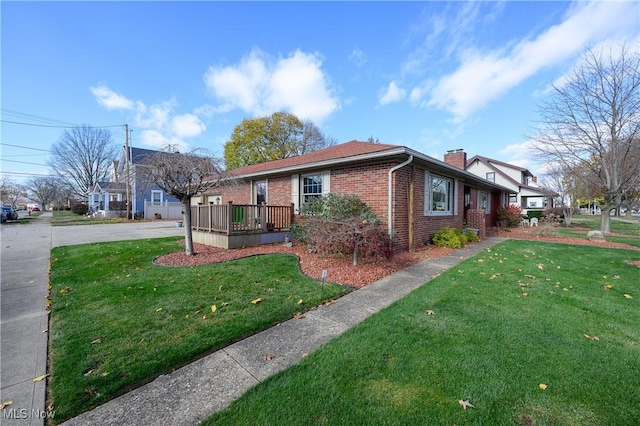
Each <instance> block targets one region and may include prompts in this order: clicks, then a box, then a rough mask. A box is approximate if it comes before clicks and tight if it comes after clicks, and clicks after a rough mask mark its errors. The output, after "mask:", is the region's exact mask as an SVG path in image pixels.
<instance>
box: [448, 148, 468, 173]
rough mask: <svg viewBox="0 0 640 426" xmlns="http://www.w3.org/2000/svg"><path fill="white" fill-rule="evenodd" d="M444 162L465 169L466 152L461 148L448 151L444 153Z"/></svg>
mask: <svg viewBox="0 0 640 426" xmlns="http://www.w3.org/2000/svg"><path fill="white" fill-rule="evenodd" d="M444 162H445V163H447V164H450V165H452V166H454V167H457V168H459V169H461V170H467V153H466V152H464V151H463V150H461V149H458V150H455V151H448V152H447V153H446V154H444Z"/></svg>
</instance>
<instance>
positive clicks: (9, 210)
mask: <svg viewBox="0 0 640 426" xmlns="http://www.w3.org/2000/svg"><path fill="white" fill-rule="evenodd" d="M2 211H3V212H5V214H6V215H7V219H8V220H18V212H16V211H15V210H14V209H13V207H11V206H2Z"/></svg>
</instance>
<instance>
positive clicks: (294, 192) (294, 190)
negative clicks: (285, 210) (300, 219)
mask: <svg viewBox="0 0 640 426" xmlns="http://www.w3.org/2000/svg"><path fill="white" fill-rule="evenodd" d="M291 202H292V203H293V212H294V213H300V175H291Z"/></svg>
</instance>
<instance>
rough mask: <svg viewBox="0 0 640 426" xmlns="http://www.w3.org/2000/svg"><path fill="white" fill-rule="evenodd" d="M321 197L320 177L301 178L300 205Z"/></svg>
mask: <svg viewBox="0 0 640 426" xmlns="http://www.w3.org/2000/svg"><path fill="white" fill-rule="evenodd" d="M320 196H322V175H310V176H302V204H306V203H309V202H311V201H313V200H315V199H316V198H318V197H320Z"/></svg>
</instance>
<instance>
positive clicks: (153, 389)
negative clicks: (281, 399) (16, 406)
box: [64, 237, 505, 426]
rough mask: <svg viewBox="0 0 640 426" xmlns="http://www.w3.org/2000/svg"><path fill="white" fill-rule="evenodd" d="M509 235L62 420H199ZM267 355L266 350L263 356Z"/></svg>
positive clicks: (175, 422)
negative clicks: (74, 416) (76, 415)
mask: <svg viewBox="0 0 640 426" xmlns="http://www.w3.org/2000/svg"><path fill="white" fill-rule="evenodd" d="M504 240H505V239H504V238H497V237H494V238H489V239H486V240H484V241H482V242H480V243H475V244H473V245H471V246H470V247H468V248H463V249H459V250H456V251H455V252H454V253H453V254H452V255H451V256H447V257H442V258H438V259H430V260H426V261H424V262H422V263H420V264H417V265H414V266H412V267H410V268H407V269H405V270H402V271H399V272H397V273H395V274H393V275H390V276H388V277H385V278H383V279H381V280H379V281H377V282H375V283H374V284H372V285H370V286H367V287H364V288H362V289H360V290H357V291H354V292H351V293H349V294H348V295H346V296H344V297H342V298H340V299H338V300H336V302H335V303H333V304H331V305H328V306H321V307H319V308H317V309H316V310H313V311H310V312H307V313H305V315H304V318H302V319H297V320H289V321H286V322H284V323H282V324H280V325H279V326H277V327H273V328H270V329H268V330H265V331H263V332H261V333H258V334H256V335H254V336H252V337H249V338H247V339H245V340H242V341H240V342H238V343H235V344H233V345H231V346H228V347H226V348H224V349H221V350H219V351H217V352H215V353H213V354H211V355H209V356H206V357H204V358H202V359H200V360H198V361H196V362H194V363H192V364H189V365H187V366H185V367H183V368H180V369H179V370H176V371H175V372H173V373H172V374H169V375H165V376H160V377H158V378H157V379H156V380H154V381H153V382H151V383H149V384H147V385H144V386H142V387H140V388H138V389H135V390H133V391H131V392H129V393H127V394H125V395H122V396H121V397H118V398H116V399H114V400H112V401H110V402H107V403H106V404H104V405H101V406H99V407H97V408H96V409H94V410H93V411H89V412H86V413H84V414H81V415H80V416H78V417H76V418H73V419H71V420H69V421H67V422H65V423H64V425H95V424H100V425H114V426H115V425H118V426H119V425H123V424H129V425H168V424H169V425H195V424H198V422H200V421H202V420H204V419H205V418H207V417H208V416H210V415H211V414H213V413H215V412H217V411H220V410H222V409H224V408H225V407H227V406H228V405H229V404H230V403H231V402H232V401H233V400H235V399H236V398H238V397H239V396H241V395H242V394H243V393H244V392H245V391H246V390H248V389H249V388H250V387H252V386H254V385H256V384H258V383H259V382H261V381H263V380H264V379H266V378H267V377H269V376H271V375H273V374H275V373H277V372H278V371H281V370H283V369H285V368H287V367H289V366H291V365H292V364H294V363H296V362H298V361H299V360H300V359H301V358H302V357H303V356H304V354H305V353H309V352H311V351H313V350H314V349H316V348H318V347H319V346H320V345H322V344H323V343H325V342H327V341H329V340H330V339H332V338H334V337H336V336H339V335H340V334H342V333H343V332H344V331H346V330H347V329H349V328H350V327H352V326H354V325H355V324H357V323H359V322H360V321H362V320H364V319H365V318H367V317H369V316H371V315H373V314H375V313H376V312H378V311H380V310H381V309H383V308H385V307H387V306H389V305H390V304H392V303H393V302H395V301H396V300H398V299H400V298H402V297H404V296H405V295H407V294H408V293H409V292H411V291H412V290H414V289H416V288H418V287H420V286H421V285H423V284H424V283H425V282H427V281H429V280H431V279H432V278H434V277H435V276H437V275H439V274H440V273H442V272H444V271H445V270H447V269H449V268H451V267H453V266H455V265H457V264H458V263H460V262H461V261H462V260H464V259H467V258H469V257H471V256H473V255H475V254H477V253H479V252H481V251H483V250H484V249H486V248H488V247H491V246H493V245H494V244H496V243H498V242H500V241H504ZM265 355H269V356H268V357H265Z"/></svg>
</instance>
